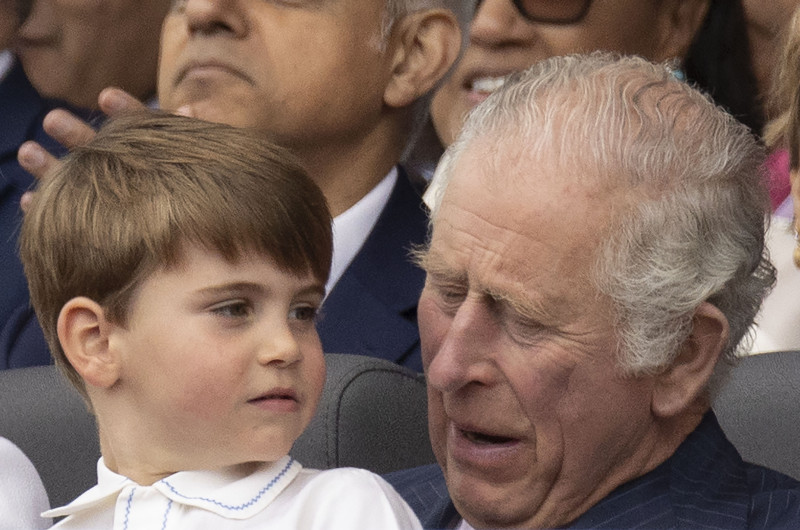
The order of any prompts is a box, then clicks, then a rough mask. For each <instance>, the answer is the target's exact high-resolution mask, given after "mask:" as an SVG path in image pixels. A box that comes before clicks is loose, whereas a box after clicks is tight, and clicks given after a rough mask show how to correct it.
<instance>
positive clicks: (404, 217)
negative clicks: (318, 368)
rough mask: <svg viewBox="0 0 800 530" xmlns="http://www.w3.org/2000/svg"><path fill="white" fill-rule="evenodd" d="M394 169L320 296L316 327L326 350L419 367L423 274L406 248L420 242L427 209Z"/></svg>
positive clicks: (405, 179)
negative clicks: (383, 196)
mask: <svg viewBox="0 0 800 530" xmlns="http://www.w3.org/2000/svg"><path fill="white" fill-rule="evenodd" d="M398 169H399V174H398V178H397V183H396V184H395V186H394V189H393V190H392V193H391V195H390V197H389V201H388V202H387V203H386V206H385V207H384V209H383V211H382V212H381V214H380V216H379V217H378V221H377V223H376V224H375V227H374V228H373V230H372V232H370V234H369V236H368V237H367V240H366V241H365V242H364V245H363V246H362V247H361V250H359V252H358V254H356V257H355V258H354V259H353V261H352V262H351V263H350V265H349V266H348V267H347V269H345V271H344V273H343V274H342V277H341V278H340V279H339V281H338V282H337V283H336V285H335V286H334V288H333V290H332V291H331V293H330V294H329V295H328V297H327V299H326V300H325V303H324V305H323V307H322V317H321V319H320V322H319V324H318V326H317V329H318V330H319V334H320V338H321V339H322V348H323V350H324V351H325V352H326V353H354V354H358V355H368V356H371V357H380V358H383V359H387V360H389V361H392V362H394V363H397V364H400V365H403V366H406V367H408V368H411V369H412V370H416V371H418V372H421V371H422V358H421V356H420V346H419V330H418V329H417V302H418V301H419V295H420V292H421V291H422V287H423V285H424V284H425V273H424V272H423V271H422V269H420V268H419V267H417V266H416V265H414V264H413V263H412V262H411V260H410V258H409V250H410V249H411V248H412V247H414V246H415V245H421V244H423V243H425V240H426V237H427V230H428V212H427V210H426V208H425V206H424V205H423V203H422V199H421V197H420V193H419V192H418V191H417V188H416V187H415V186H414V185H413V184H412V183H411V181H410V180H409V178H408V176H407V174H406V172H405V171H404V170H403V169H402V168H398Z"/></svg>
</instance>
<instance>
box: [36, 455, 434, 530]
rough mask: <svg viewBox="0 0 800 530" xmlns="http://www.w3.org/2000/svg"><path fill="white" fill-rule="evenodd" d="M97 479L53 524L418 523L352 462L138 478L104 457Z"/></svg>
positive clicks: (285, 461)
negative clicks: (148, 480)
mask: <svg viewBox="0 0 800 530" xmlns="http://www.w3.org/2000/svg"><path fill="white" fill-rule="evenodd" d="M97 475H98V484H97V486H94V487H93V488H91V489H90V490H88V491H87V492H85V493H84V494H83V495H81V496H80V497H78V498H77V499H75V500H74V501H73V502H71V503H70V504H68V505H67V506H64V507H62V508H56V509H53V510H50V511H48V512H45V513H44V514H43V515H45V516H47V517H62V516H68V517H67V518H66V519H64V520H62V521H61V522H60V523H59V524H57V525H56V526H55V527H54V528H60V529H67V528H80V529H86V530H91V529H103V530H108V529H111V528H113V529H137V528H148V529H150V528H157V529H165V530H169V529H172V528H175V529H183V528H192V529H197V528H209V529H214V530H219V529H225V528H234V529H239V528H286V529H290V528H291V529H300V528H320V529H322V528H326V529H327V528H347V529H358V528H382V529H383V528H386V529H416V528H421V527H420V524H419V521H418V520H417V518H416V516H415V515H414V513H413V512H412V510H411V508H409V506H408V505H407V504H406V503H405V501H403V499H402V498H401V497H400V495H399V494H398V493H397V492H396V491H394V489H393V488H392V487H391V486H390V485H389V484H388V483H387V482H386V481H384V480H383V479H382V478H380V477H379V476H378V475H375V474H373V473H371V472H369V471H366V470H363V469H355V468H338V469H330V470H327V471H319V470H314V469H303V466H302V465H300V463H298V462H297V461H296V460H294V459H292V458H291V457H288V456H287V457H284V458H282V459H281V460H279V461H277V462H274V463H272V464H269V463H267V464H264V465H262V466H261V467H259V468H258V469H257V470H256V471H254V472H252V473H250V474H248V475H242V474H241V473H237V472H235V471H233V470H221V471H182V472H179V473H175V474H173V475H170V476H169V477H167V478H165V479H162V480H160V481H158V482H156V483H155V484H153V485H152V486H140V485H138V484H136V483H134V482H133V481H132V480H130V479H128V478H127V477H124V476H121V475H118V474H116V473H114V472H113V471H111V470H109V469H108V468H107V467H106V466H105V464H104V462H103V459H102V458H101V459H100V461H99V462H98V464H97Z"/></svg>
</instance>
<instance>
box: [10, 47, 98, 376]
mask: <svg viewBox="0 0 800 530" xmlns="http://www.w3.org/2000/svg"><path fill="white" fill-rule="evenodd" d="M55 107H66V106H65V105H64V104H63V103H59V102H56V101H50V100H45V99H43V98H41V97H40V96H39V94H37V93H36V90H35V89H34V88H33V87H32V86H31V84H30V82H28V79H27V78H26V77H25V72H24V71H23V70H22V66H21V65H20V64H19V62H17V63H15V64H14V66H13V67H12V69H11V70H10V71H9V72H8V75H7V76H6V78H5V79H4V80H3V82H2V83H0V293H1V294H0V369H4V368H17V367H22V366H36V365H41V364H48V363H50V362H51V360H50V352H49V350H48V349H47V345H46V344H45V341H44V337H43V336H42V332H41V329H39V324H38V322H37V321H36V317H35V315H34V314H33V311H32V310H30V308H29V304H30V302H29V297H28V284H27V281H26V280H25V276H24V274H23V271H22V263H21V262H20V260H19V253H18V243H17V240H18V236H19V228H20V226H21V224H22V211H21V210H20V208H19V200H20V198H21V197H22V194H23V193H24V192H25V191H26V190H28V189H29V188H30V187H31V186H32V185H33V181H34V179H33V177H32V176H31V175H30V174H29V173H27V172H26V171H25V170H23V169H22V168H21V167H20V165H19V163H18V162H17V150H18V149H19V146H20V145H21V144H22V143H23V142H25V141H26V140H35V141H37V142H39V143H40V144H41V145H42V146H43V147H44V148H45V149H47V150H48V151H50V152H51V153H53V154H55V155H56V156H61V155H63V154H65V152H66V150H65V149H64V148H63V147H62V146H61V145H60V144H58V143H57V142H56V141H55V140H53V139H52V138H50V136H48V135H47V134H46V133H45V132H44V130H43V129H42V119H43V118H44V116H45V114H47V112H49V111H50V110H51V109H53V108H55ZM67 108H68V107H67ZM70 110H72V111H73V112H79V111H76V110H75V109H70ZM79 115H80V116H82V117H84V118H88V117H89V114H88V113H85V112H79Z"/></svg>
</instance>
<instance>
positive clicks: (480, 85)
mask: <svg viewBox="0 0 800 530" xmlns="http://www.w3.org/2000/svg"><path fill="white" fill-rule="evenodd" d="M505 82H506V76H503V77H480V78H478V79H475V80H474V81H472V90H474V91H476V92H486V93H487V94H491V93H492V92H494V91H495V90H497V89H498V88H500V87H502V86H503V85H504V84H505Z"/></svg>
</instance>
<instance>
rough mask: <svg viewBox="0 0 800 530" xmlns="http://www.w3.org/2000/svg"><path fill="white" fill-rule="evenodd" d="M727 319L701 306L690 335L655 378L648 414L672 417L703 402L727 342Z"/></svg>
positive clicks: (717, 310) (718, 311) (710, 306)
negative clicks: (665, 367)
mask: <svg viewBox="0 0 800 530" xmlns="http://www.w3.org/2000/svg"><path fill="white" fill-rule="evenodd" d="M728 333H729V326H728V319H727V318H725V315H723V314H722V311H720V310H719V309H718V308H717V307H716V306H714V305H712V304H710V303H708V302H703V303H702V304H700V306H699V307H698V308H697V309H696V310H695V313H694V316H693V317H692V332H691V334H690V335H689V337H688V338H687V339H686V341H685V342H684V343H683V345H682V346H681V348H680V351H679V352H678V356H677V357H676V358H675V360H674V361H673V363H672V365H671V366H669V367H668V368H667V369H666V370H665V371H664V372H663V373H661V374H658V375H657V376H656V378H655V387H654V389H653V398H652V403H651V410H652V411H653V414H654V415H655V416H657V417H662V418H663V417H673V416H675V415H677V414H680V413H681V412H683V411H685V410H687V409H688V408H690V407H691V406H693V405H694V404H695V403H697V402H698V400H699V399H703V393H704V392H705V391H706V388H707V386H708V382H709V380H710V379H711V375H712V374H713V372H714V367H715V366H716V365H717V361H718V360H719V357H720V354H721V353H722V350H723V348H724V347H725V345H726V344H727V342H728Z"/></svg>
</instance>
